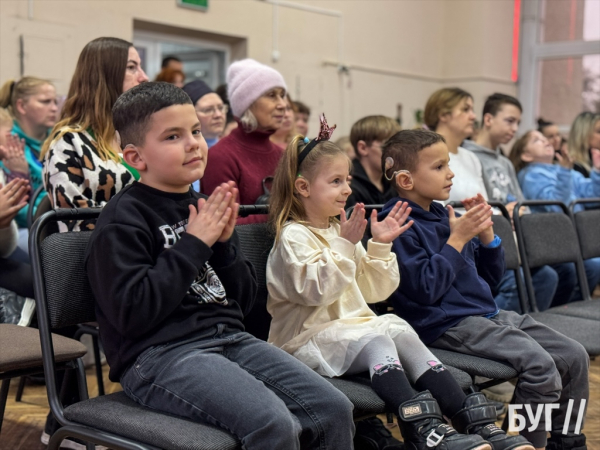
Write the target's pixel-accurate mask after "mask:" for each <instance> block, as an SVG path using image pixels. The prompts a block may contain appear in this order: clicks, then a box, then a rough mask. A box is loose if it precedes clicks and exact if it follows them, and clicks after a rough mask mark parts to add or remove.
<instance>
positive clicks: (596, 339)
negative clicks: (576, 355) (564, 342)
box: [530, 311, 600, 356]
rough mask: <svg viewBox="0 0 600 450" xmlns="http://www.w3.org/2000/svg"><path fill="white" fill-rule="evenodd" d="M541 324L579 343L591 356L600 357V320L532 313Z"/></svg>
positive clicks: (545, 312)
mask: <svg viewBox="0 0 600 450" xmlns="http://www.w3.org/2000/svg"><path fill="white" fill-rule="evenodd" d="M530 316H531V317H533V318H534V319H535V320H537V321H538V322H540V323H543V324H544V325H547V326H548V327H550V328H552V329H553V330H556V331H558V332H559V333H562V334H564V335H565V336H567V337H570V338H571V339H574V340H575V341H577V342H579V343H580V344H581V345H583V347H584V348H585V350H586V351H587V352H588V354H589V355H590V356H597V355H600V320H589V319H584V318H581V317H572V316H566V315H563V314H549V313H548V312H547V311H544V312H541V313H530Z"/></svg>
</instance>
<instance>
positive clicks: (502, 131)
mask: <svg viewBox="0 0 600 450" xmlns="http://www.w3.org/2000/svg"><path fill="white" fill-rule="evenodd" d="M486 116H487V114H486ZM485 124H486V126H488V127H489V130H490V136H491V137H492V138H493V140H494V141H496V142H499V143H500V144H506V143H508V142H510V141H511V140H512V138H514V137H515V134H517V131H518V130H519V125H520V124H521V111H519V108H517V107H516V106H515V105H511V104H508V103H505V104H504V105H502V106H501V107H500V110H499V111H498V112H497V113H496V115H495V116H492V115H491V114H490V116H489V118H486V123H485Z"/></svg>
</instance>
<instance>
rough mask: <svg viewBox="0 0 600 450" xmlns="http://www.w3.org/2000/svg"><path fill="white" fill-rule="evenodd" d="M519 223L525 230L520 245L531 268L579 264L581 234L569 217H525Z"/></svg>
mask: <svg viewBox="0 0 600 450" xmlns="http://www.w3.org/2000/svg"><path fill="white" fill-rule="evenodd" d="M518 220H519V222H520V224H521V231H522V239H520V242H519V244H520V245H522V246H523V248H524V250H525V253H526V255H527V264H528V266H529V267H531V268H534V267H540V266H543V265H547V264H548V265H551V264H560V263H566V262H576V261H577V259H578V258H579V242H578V240H577V233H576V232H575V228H574V227H573V223H572V222H571V220H570V219H569V217H568V216H567V215H566V214H563V213H554V212H552V213H535V214H525V215H523V216H521V217H520V218H519V219H518ZM520 237H521V236H520Z"/></svg>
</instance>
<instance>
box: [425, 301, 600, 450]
mask: <svg viewBox="0 0 600 450" xmlns="http://www.w3.org/2000/svg"><path fill="white" fill-rule="evenodd" d="M432 346H433V347H436V348H442V349H446V350H452V351H456V352H460V353H465V354H468V355H474V356H481V357H483V358H489V359H495V360H497V361H502V362H506V363H508V364H510V365H511V366H512V367H514V368H515V370H516V371H517V372H519V381H518V383H517V387H516V389H515V403H517V404H531V405H532V408H533V411H534V412H535V411H536V410H537V405H539V404H547V403H558V404H559V405H560V409H557V410H554V412H553V415H552V430H553V431H556V432H558V433H562V429H563V426H564V424H565V423H566V420H567V408H568V402H569V399H574V401H575V403H574V406H573V409H572V412H571V414H570V416H569V417H568V420H569V433H573V432H574V429H575V426H576V422H577V414H578V412H579V406H580V404H581V400H583V399H585V401H586V404H587V401H588V397H589V381H588V370H589V357H588V354H587V353H586V351H585V349H584V348H583V347H582V346H581V344H579V343H578V342H575V341H574V340H572V339H570V338H568V337H566V336H564V335H562V334H560V333H558V332H556V331H554V330H552V329H551V328H549V327H547V326H546V325H542V324H541V323H539V322H536V321H535V320H534V319H533V318H531V316H529V315H527V314H525V315H520V314H517V313H515V312H512V311H500V313H499V314H497V315H496V316H495V317H493V318H492V319H486V318H485V317H467V318H466V319H463V320H462V321H461V322H459V323H458V324H457V325H456V326H454V327H452V328H450V329H449V330H448V331H446V333H444V334H443V335H442V336H441V337H440V338H439V339H438V340H437V341H435V342H434V343H433V344H432ZM522 411H523V410H522ZM544 427H545V422H544V414H542V418H541V420H540V423H539V425H538V428H537V430H535V431H533V432H528V431H527V428H526V429H525V430H524V431H522V432H521V434H523V435H524V436H526V437H527V438H528V439H529V441H530V442H531V443H532V444H533V445H534V446H535V447H536V448H538V447H545V446H546V432H545V431H544Z"/></svg>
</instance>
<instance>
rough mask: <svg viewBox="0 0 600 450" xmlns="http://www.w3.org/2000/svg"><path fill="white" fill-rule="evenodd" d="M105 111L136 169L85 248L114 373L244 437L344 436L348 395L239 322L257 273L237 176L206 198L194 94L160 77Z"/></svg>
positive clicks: (337, 442) (303, 444) (163, 404)
mask: <svg viewBox="0 0 600 450" xmlns="http://www.w3.org/2000/svg"><path fill="white" fill-rule="evenodd" d="M113 122H114V125H115V130H117V132H118V136H119V137H120V145H121V148H122V150H123V158H124V159H125V161H126V162H127V163H128V164H129V165H131V166H132V167H134V168H135V169H137V170H138V171H139V173H140V175H141V181H140V182H135V183H133V184H132V185H130V186H127V187H126V188H125V189H123V190H121V192H119V194H118V195H116V196H115V197H114V198H113V199H112V200H111V201H110V202H109V203H108V204H107V206H106V207H105V208H104V211H103V212H102V214H101V215H100V217H99V219H98V221H97V224H96V229H95V231H94V233H93V235H92V238H91V241H90V245H89V247H88V253H87V272H88V275H89V278H90V283H91V286H92V290H93V292H94V296H95V299H96V302H97V306H96V313H97V318H98V322H99V324H100V330H101V331H100V334H101V338H102V343H103V345H104V349H105V352H106V357H107V360H108V363H109V365H110V378H111V380H113V381H117V380H118V381H120V382H121V384H122V386H123V389H124V391H125V393H126V394H127V395H129V396H130V397H131V398H132V399H134V400H135V401H136V402H138V403H140V404H143V405H146V406H148V407H150V408H155V409H159V410H162V411H165V412H168V413H171V414H176V415H180V416H185V417H188V418H190V419H193V420H197V421H201V422H207V423H210V424H213V425H217V426H220V427H222V428H224V429H226V430H228V431H229V432H231V433H233V434H234V435H235V436H237V437H238V438H239V439H240V441H241V442H242V444H243V446H244V448H247V449H266V448H268V449H282V450H284V449H285V450H289V449H300V448H311V449H312V448H319V449H340V450H341V449H348V448H352V435H353V431H354V425H353V422H352V404H351V403H350V402H349V401H348V399H347V398H346V397H345V396H344V395H343V394H341V393H340V392H339V391H337V390H336V389H335V388H333V387H332V386H331V385H330V384H329V383H328V382H327V381H325V380H324V379H323V378H321V377H320V376H319V375H317V374H316V373H315V372H313V371H312V370H310V369H309V368H308V367H306V366H305V365H304V364H302V363H301V362H299V361H298V360H296V359H295V358H293V357H292V356H290V355H288V354H287V353H285V352H284V351H282V350H280V349H278V348H276V347H273V346H272V345H269V344H267V343H266V342H263V341H261V340H258V339H256V338H254V337H253V336H251V335H250V334H248V333H245V332H244V327H243V325H242V319H243V316H244V315H245V314H247V313H248V312H249V310H250V309H251V307H252V303H253V299H254V296H255V294H256V289H257V284H256V276H255V273H254V270H253V268H252V266H251V265H250V263H249V262H248V261H247V260H246V259H245V258H244V256H243V255H242V253H241V251H240V249H239V245H238V238H237V236H236V234H235V232H234V226H235V222H236V218H237V211H238V206H239V205H238V204H237V202H236V199H237V189H236V187H235V184H234V183H233V182H229V183H223V184H222V185H221V186H219V187H218V188H217V189H216V190H215V191H214V192H213V194H212V195H211V196H210V197H208V198H207V197H206V196H203V195H201V194H198V193H196V192H195V191H194V190H193V189H191V188H190V184H191V183H193V182H194V181H197V180H198V179H200V178H202V176H203V174H204V170H205V167H206V160H207V158H206V157H207V152H208V149H207V145H206V142H205V141H204V138H203V137H202V133H201V129H200V123H199V122H198V119H197V116H196V113H195V110H194V106H193V105H192V103H191V100H190V99H189V97H188V96H187V94H186V93H185V92H183V91H182V90H181V89H179V88H177V87H175V86H173V85H171V84H168V83H143V84H141V85H139V86H136V87H135V88H133V89H130V90H129V91H127V92H125V93H124V94H122V95H121V96H120V97H119V99H118V100H117V102H116V103H115V105H114V107H113Z"/></svg>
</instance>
